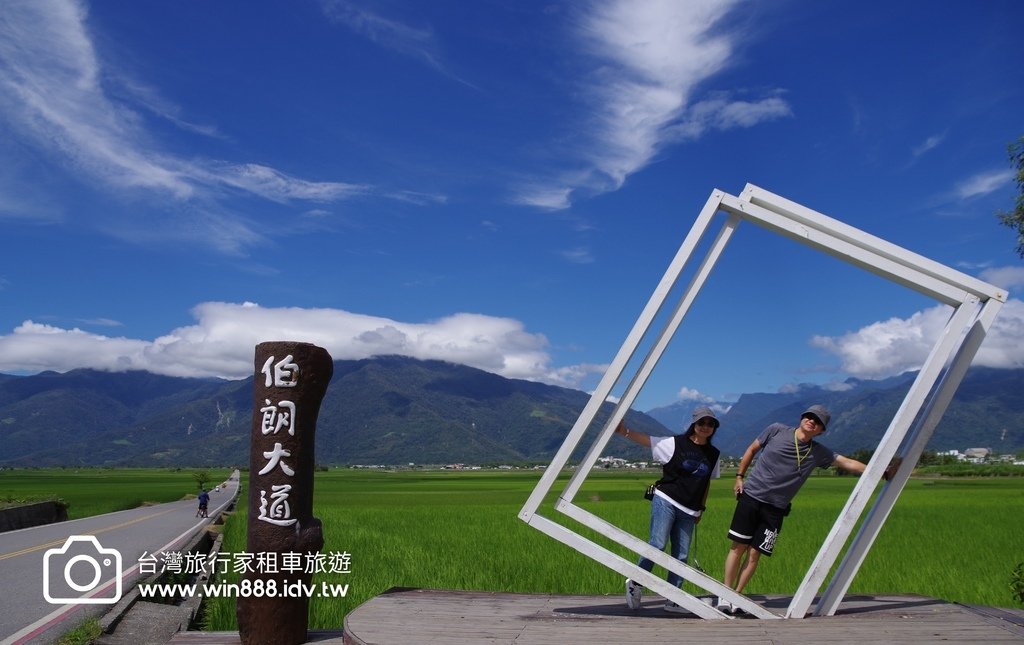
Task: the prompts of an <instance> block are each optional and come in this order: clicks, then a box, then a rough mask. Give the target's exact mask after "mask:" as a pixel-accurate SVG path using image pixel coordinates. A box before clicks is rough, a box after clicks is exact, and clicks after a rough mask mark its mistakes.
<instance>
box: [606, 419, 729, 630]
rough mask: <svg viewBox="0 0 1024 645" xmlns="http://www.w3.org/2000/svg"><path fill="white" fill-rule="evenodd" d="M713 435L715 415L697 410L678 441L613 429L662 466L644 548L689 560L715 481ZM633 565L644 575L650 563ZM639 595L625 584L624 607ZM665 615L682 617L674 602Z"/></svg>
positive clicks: (636, 587) (636, 603)
mask: <svg viewBox="0 0 1024 645" xmlns="http://www.w3.org/2000/svg"><path fill="white" fill-rule="evenodd" d="M717 429H718V418H717V417H715V413H714V412H713V411H712V410H711V408H708V407H703V406H702V407H698V408H697V409H696V410H694V411H693V423H691V424H690V427H689V428H687V429H686V432H684V433H683V434H681V435H678V436H669V437H652V436H650V435H646V434H644V433H642V432H637V431H636V430H630V429H629V428H627V427H626V425H625V422H622V423H619V426H618V427H617V428H616V429H615V432H616V434H620V435H622V436H623V437H625V438H627V439H630V440H631V441H635V442H636V443H638V444H640V445H641V446H647V447H649V448H650V449H651V456H652V457H653V459H654V461H659V462H661V463H663V464H664V465H663V466H662V476H661V479H659V480H658V482H657V487H656V490H655V491H654V498H653V499H652V500H651V531H650V538H648V540H647V543H648V544H650V545H651V546H653V547H654V548H656V549H664V548H665V545H666V544H667V543H668V542H669V541H670V540H671V543H672V551H671V553H672V557H674V558H676V559H677V560H679V561H681V562H685V561H686V559H687V557H689V553H690V541H691V540H692V539H693V531H694V529H695V528H696V526H697V522H699V521H700V517H701V513H703V511H704V505H705V503H706V502H707V499H708V490H709V488H710V485H711V478H712V477H718V449H717V448H715V447H714V446H712V445H711V437H712V436H714V434H715V431H716V430H717ZM637 564H638V566H639V567H640V568H641V569H644V570H646V571H650V570H651V569H653V568H654V562H652V561H651V560H648V559H647V558H640V562H638V563H637ZM668 582H669V584H672V585H675V586H676V587H678V586H680V585H681V584H682V582H683V579H682V578H681V577H679V576H678V575H677V574H675V573H672V572H671V571H670V572H669V574H668ZM642 595H643V587H642V586H641V585H640V584H639V583H636V582H633V581H632V580H630V579H628V578H627V579H626V606H627V607H629V608H630V609H639V608H640V598H641V597H642ZM665 610H666V611H674V612H682V611H683V610H682V608H680V607H679V605H677V604H676V603H674V602H670V603H668V604H666V605H665Z"/></svg>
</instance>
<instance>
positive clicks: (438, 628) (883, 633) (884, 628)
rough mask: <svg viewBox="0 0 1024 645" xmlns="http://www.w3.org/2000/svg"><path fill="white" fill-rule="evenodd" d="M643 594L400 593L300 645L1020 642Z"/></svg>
mask: <svg viewBox="0 0 1024 645" xmlns="http://www.w3.org/2000/svg"><path fill="white" fill-rule="evenodd" d="M750 598H751V599H752V600H754V601H756V602H757V603H758V604H760V605H761V606H763V607H765V608H766V609H769V610H772V611H777V610H778V609H780V608H784V607H786V606H787V605H788V604H789V602H790V600H791V598H789V597H786V596H751V597H750ZM663 605H664V600H662V599H661V598H659V597H657V596H655V595H654V594H651V595H649V596H648V597H647V598H646V599H645V601H644V602H643V604H642V607H641V609H640V610H638V611H632V610H630V609H627V608H626V607H625V602H624V600H623V599H622V598H620V597H619V596H617V595H616V596H556V595H550V594H514V593H491V592H471V591H439V590H429V589H401V590H393V591H389V592H386V593H383V594H381V595H379V596H377V597H375V598H372V599H370V600H368V601H367V602H365V603H363V604H362V605H360V606H359V607H357V608H356V609H354V610H353V611H351V612H349V614H348V615H347V616H346V617H345V625H344V630H343V632H338V631H329V632H328V631H324V632H310V641H309V642H317V643H332V644H342V643H344V644H346V645H359V644H363V643H374V644H375V645H388V644H391V643H395V644H402V645H404V644H406V643H431V644H432V645H468V644H471V643H472V644H475V643H503V644H506V645H512V644H513V643H514V644H515V645H563V644H564V643H581V642H583V643H585V642H590V643H617V642H622V643H644V644H645V645H646V644H648V643H651V644H658V643H666V644H668V643H679V642H682V641H685V642H686V643H696V644H698V645H699V644H701V643H708V644H710V643H740V642H742V643H744V645H758V644H762V643H763V644H781V643H792V644H794V645H797V644H799V645H806V644H807V643H820V642H835V641H851V640H856V641H857V643H858V645H883V644H884V645H891V644H896V645H901V644H907V645H911V644H913V645H917V644H919V643H923V642H937V641H943V642H947V643H971V644H972V645H977V643H985V645H999V644H1002V643H1021V642H1022V641H1024V610H1019V609H1006V608H992V607H976V606H965V605H959V604H956V603H949V602H946V601H944V600H937V599H934V598H928V597H925V596H917V595H899V594H893V595H877V596H849V597H847V598H846V599H845V600H844V601H843V603H842V604H841V605H840V606H839V608H838V610H837V611H836V614H835V615H834V616H815V617H811V618H804V619H789V620H759V619H756V618H750V617H737V618H734V619H732V620H716V621H709V620H703V619H701V618H699V617H697V616H696V615H694V614H670V613H668V612H665V611H664V610H663V609H662V607H663ZM170 642H171V643H172V644H184V645H190V644H191V645H237V644H238V643H239V639H238V634H237V633H232V632H212V633H211V632H179V633H178V634H176V635H175V636H174V637H173V638H172V639H171V641H170Z"/></svg>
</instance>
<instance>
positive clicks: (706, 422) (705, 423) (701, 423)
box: [697, 418, 718, 428]
mask: <svg viewBox="0 0 1024 645" xmlns="http://www.w3.org/2000/svg"><path fill="white" fill-rule="evenodd" d="M697 425H699V426H705V427H711V428H717V427H718V422H717V421H715V420H714V419H707V418H704V419H701V420H700V421H698V422H697Z"/></svg>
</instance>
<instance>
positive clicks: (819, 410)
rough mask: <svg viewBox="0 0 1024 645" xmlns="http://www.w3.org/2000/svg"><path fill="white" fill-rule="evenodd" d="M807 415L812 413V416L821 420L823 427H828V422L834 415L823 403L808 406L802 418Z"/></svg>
mask: <svg viewBox="0 0 1024 645" xmlns="http://www.w3.org/2000/svg"><path fill="white" fill-rule="evenodd" d="M807 415H811V416H812V417H814V418H815V419H817V420H818V421H820V422H821V427H822V428H828V422H829V421H830V420H831V419H832V415H831V414H829V412H828V408H826V407H825V406H823V405H812V406H811V407H809V408H807V409H806V410H805V411H804V413H803V414H801V415H800V418H801V419H802V418H804V417H805V416H807Z"/></svg>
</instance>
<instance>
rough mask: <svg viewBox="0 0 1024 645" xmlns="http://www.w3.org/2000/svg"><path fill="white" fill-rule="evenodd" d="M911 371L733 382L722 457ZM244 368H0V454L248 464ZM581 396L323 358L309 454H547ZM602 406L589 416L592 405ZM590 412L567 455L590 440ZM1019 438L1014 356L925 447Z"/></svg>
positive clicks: (858, 426)
mask: <svg viewBox="0 0 1024 645" xmlns="http://www.w3.org/2000/svg"><path fill="white" fill-rule="evenodd" d="M913 376H914V375H913V374H904V375H902V376H900V377H895V378H893V379H888V380H885V381H860V380H854V379H851V380H849V381H847V382H846V383H845V384H844V386H843V387H842V388H841V391H836V390H835V389H828V390H826V389H823V388H820V387H816V386H810V385H808V386H803V387H801V388H800V389H799V390H798V391H795V392H790V393H777V394H744V395H742V396H741V397H740V398H739V399H738V400H737V401H736V402H735V403H734V404H733V405H732V407H731V408H730V409H729V411H728V412H727V413H726V414H724V415H722V416H721V420H722V427H721V429H720V430H719V432H718V434H717V435H716V437H715V443H716V445H717V446H718V447H719V448H720V449H721V450H722V453H723V455H740V454H742V452H743V450H744V449H745V448H746V446H747V445H748V444H749V443H750V441H751V440H752V439H753V438H754V437H756V436H757V434H758V432H760V430H761V429H763V428H764V427H765V426H767V425H768V424H769V423H772V422H774V421H782V422H786V423H794V424H795V423H796V420H797V419H798V418H799V416H800V413H801V412H802V411H803V410H804V409H805V408H806V406H807V405H809V404H811V403H824V404H825V405H827V406H829V407H830V408H831V410H832V412H833V419H832V423H831V424H830V426H829V430H828V432H827V433H826V434H825V435H824V437H823V438H822V440H823V441H824V442H825V443H826V444H828V445H829V446H830V447H831V448H833V449H835V450H837V451H839V452H841V453H846V454H849V453H850V452H851V451H853V450H856V449H859V448H873V447H874V446H875V445H876V444H877V442H878V440H879V439H880V438H881V436H882V434H883V433H884V431H885V429H886V425H887V424H888V422H889V419H891V417H892V416H893V414H894V413H895V411H896V409H897V408H898V406H899V404H900V403H901V401H902V400H903V397H904V395H905V394H906V391H907V389H908V388H909V386H910V383H911V382H912V379H913ZM252 392H253V386H252V379H251V378H249V379H245V380H240V381H226V380H220V379H197V378H180V377H170V376H160V375H155V374H151V373H148V372H122V373H111V372H100V371H96V370H90V369H79V370H72V371H70V372H67V373H63V374H59V373H56V372H43V373H41V374H36V375H33V376H13V375H6V374H0V440H2V443H0V445H2V446H3V448H2V450H0V465H2V466H126V465H140V466H168V467H175V466H213V465H231V466H235V465H244V464H246V463H248V450H249V435H250V432H251V427H252V421H253V401H252ZM588 400H589V395H588V394H586V393H585V392H581V391H578V390H572V389H567V388H561V387H555V386H551V385H545V384H541V383H535V382H531V381H523V380H515V379H506V378H503V377H501V376H498V375H495V374H492V373H489V372H485V371H482V370H479V369H475V368H471V367H467V366H464V365H458V364H454V363H447V362H443V361H421V360H417V359H412V358H406V357H399V356H383V357H376V358H371V359H364V360H352V361H336V362H335V363H334V376H333V378H332V380H331V383H330V386H329V387H328V390H327V394H326V396H325V397H324V400H323V403H322V404H321V408H320V416H319V420H318V423H317V435H316V456H317V462H318V463H320V464H339V465H341V464H389V465H390V464H407V463H416V464H450V463H467V464H469V463H473V464H502V463H544V462H548V461H550V460H551V458H552V456H553V455H554V453H555V452H556V451H557V450H558V448H559V447H560V446H561V444H562V442H563V441H564V439H565V437H566V435H567V434H568V432H569V430H570V429H571V428H572V426H573V424H574V423H575V421H576V418H577V417H578V416H579V414H580V412H581V410H582V409H583V407H584V406H585V405H586V403H587V401H588ZM692 407H693V404H692V403H686V404H683V403H676V404H673V405H671V406H666V407H661V408H656V409H653V410H650V411H649V412H648V413H643V412H638V411H630V413H629V415H628V416H627V423H628V425H629V427H630V428H631V429H635V430H639V431H641V432H645V433H648V434H654V435H666V434H672V433H673V432H679V431H681V430H682V429H684V428H685V427H686V426H687V425H688V424H689V417H690V414H691V410H692ZM610 411H611V405H610V404H606V405H605V406H604V407H603V408H602V411H601V413H600V414H599V416H598V423H600V422H602V421H603V420H604V419H606V418H607V415H608V414H609V413H610ZM596 427H597V424H596V423H595V424H592V427H591V428H590V429H589V430H588V434H587V435H586V436H585V437H584V441H582V442H581V447H580V448H579V449H578V450H577V451H576V452H575V453H574V455H573V457H574V458H576V459H578V458H580V457H581V456H582V454H583V451H584V450H585V449H586V448H587V447H588V446H589V445H590V443H591V442H592V437H593V435H594V434H595V433H596V429H595V428H596ZM970 447H988V448H992V449H993V450H995V451H996V452H1016V451H1019V450H1021V449H1024V370H996V369H987V368H972V369H971V370H970V371H969V372H968V374H967V377H966V378H965V379H964V383H963V384H962V385H961V387H960V389H959V391H958V392H957V396H956V398H955V399H954V401H953V403H952V404H951V405H950V409H949V410H948V411H947V413H946V416H945V418H944V419H943V421H942V423H940V424H939V426H938V428H937V429H936V433H935V436H934V438H933V440H932V442H931V444H930V446H929V448H930V449H932V450H947V449H953V448H955V449H959V450H964V449H966V448H970ZM604 454H606V455H614V456H619V457H624V458H627V459H635V460H648V459H649V452H648V451H647V449H645V448H642V447H640V446H638V445H636V444H634V443H632V442H627V441H625V440H624V439H622V438H620V437H613V438H612V439H611V441H610V443H609V445H608V446H607V448H606V449H605V451H604Z"/></svg>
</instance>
